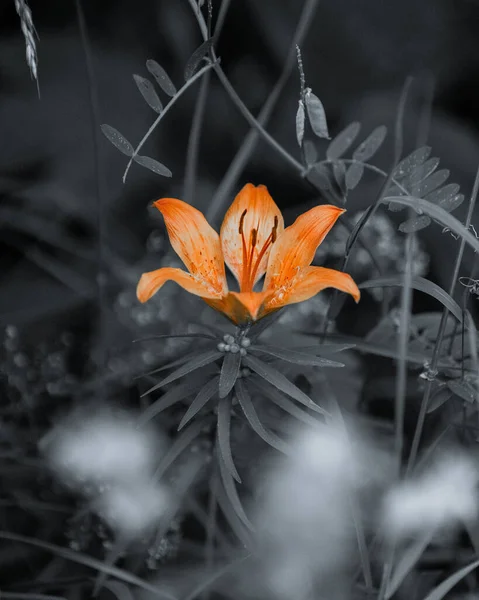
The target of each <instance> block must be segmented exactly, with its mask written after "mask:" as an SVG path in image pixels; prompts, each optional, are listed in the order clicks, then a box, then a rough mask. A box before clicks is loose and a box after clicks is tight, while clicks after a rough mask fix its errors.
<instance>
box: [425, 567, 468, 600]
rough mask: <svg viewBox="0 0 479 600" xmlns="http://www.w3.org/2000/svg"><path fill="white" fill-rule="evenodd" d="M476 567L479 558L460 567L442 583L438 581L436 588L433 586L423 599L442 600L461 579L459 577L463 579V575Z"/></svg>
mask: <svg viewBox="0 0 479 600" xmlns="http://www.w3.org/2000/svg"><path fill="white" fill-rule="evenodd" d="M478 567H479V560H475V561H474V562H472V563H470V564H468V565H466V566H465V567H463V568H462V569H459V570H458V571H456V572H455V573H453V574H452V575H451V576H450V577H448V578H447V579H445V580H444V581H443V582H442V583H440V584H439V585H438V586H437V587H436V588H434V589H433V591H432V592H431V593H430V594H428V595H427V596H426V597H425V598H424V600H442V599H443V598H444V597H445V596H446V594H448V593H449V592H450V591H451V590H452V588H453V587H454V586H455V585H457V584H458V583H459V582H460V581H461V579H464V577H466V576H467V575H469V573H472V571H474V569H477V568H478Z"/></svg>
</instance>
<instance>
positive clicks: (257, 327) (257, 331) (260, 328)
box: [248, 309, 282, 342]
mask: <svg viewBox="0 0 479 600" xmlns="http://www.w3.org/2000/svg"><path fill="white" fill-rule="evenodd" d="M281 315H282V309H280V310H277V311H275V312H274V313H271V314H270V315H268V316H266V317H264V318H263V319H261V321H259V323H255V324H254V325H253V327H252V328H251V331H250V334H249V336H248V337H249V339H250V340H251V341H252V342H254V341H255V340H256V339H258V338H259V336H260V335H261V334H262V333H263V332H264V331H266V329H268V328H269V327H271V325H273V324H274V323H276V321H277V320H278V319H279V318H280V317H281Z"/></svg>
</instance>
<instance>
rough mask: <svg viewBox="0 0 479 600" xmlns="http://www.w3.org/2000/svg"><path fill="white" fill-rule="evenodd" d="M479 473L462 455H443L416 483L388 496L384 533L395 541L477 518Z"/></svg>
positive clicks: (384, 513) (409, 484)
mask: <svg viewBox="0 0 479 600" xmlns="http://www.w3.org/2000/svg"><path fill="white" fill-rule="evenodd" d="M478 481H479V472H478V469H477V468H476V466H475V464H474V462H473V461H472V459H471V458H469V457H468V456H466V455H464V454H461V453H451V454H449V455H444V456H443V457H442V458H441V459H440V460H438V462H437V463H436V464H435V465H434V466H432V467H430V469H429V470H428V471H426V472H425V473H423V474H422V475H421V476H420V477H418V478H417V479H414V480H412V481H405V482H403V483H401V484H399V485H397V486H396V487H394V488H393V489H392V490H390V492H389V493H388V494H387V495H386V496H385V500H384V511H383V522H384V530H385V531H386V532H387V533H388V534H389V535H390V536H392V537H396V538H397V537H401V536H407V535H411V534H414V533H416V532H417V531H425V530H431V529H433V530H437V529H440V528H444V527H448V526H453V525H456V524H458V523H460V522H467V521H469V520H470V519H474V518H476V517H477V512H478V510H477V509H478V502H477V499H478V497H477V484H478Z"/></svg>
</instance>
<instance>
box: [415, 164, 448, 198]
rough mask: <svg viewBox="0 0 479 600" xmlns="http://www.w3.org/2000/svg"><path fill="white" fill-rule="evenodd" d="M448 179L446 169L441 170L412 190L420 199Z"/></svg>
mask: <svg viewBox="0 0 479 600" xmlns="http://www.w3.org/2000/svg"><path fill="white" fill-rule="evenodd" d="M448 177H449V170H448V169H441V170H440V171H436V172H435V173H433V174H432V175H431V176H430V177H428V178H427V179H425V180H424V181H423V182H422V183H420V184H419V185H418V186H417V188H416V189H415V190H414V195H415V196H418V197H419V198H422V197H423V196H425V195H426V194H430V193H431V192H433V191H434V190H436V189H437V188H438V187H441V185H442V184H443V183H444V182H445V181H447V178H448Z"/></svg>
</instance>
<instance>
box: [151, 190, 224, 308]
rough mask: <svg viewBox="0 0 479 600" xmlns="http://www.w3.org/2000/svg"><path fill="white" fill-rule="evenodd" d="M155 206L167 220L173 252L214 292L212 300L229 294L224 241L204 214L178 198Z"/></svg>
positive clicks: (166, 199)
mask: <svg viewBox="0 0 479 600" xmlns="http://www.w3.org/2000/svg"><path fill="white" fill-rule="evenodd" d="M154 205H155V207H156V208H157V209H158V210H159V211H160V212H161V214H162V215H163V217H164V219H165V225H166V228H167V230H168V235H169V238H170V242H171V245H172V246H173V250H174V251H175V252H176V253H177V254H178V256H179V257H180V258H181V260H182V261H183V262H184V264H185V266H186V268H187V269H188V271H189V272H190V273H191V274H192V275H193V276H194V277H195V278H196V279H202V280H204V281H205V282H206V285H207V287H209V288H212V290H213V291H212V292H210V297H213V296H211V294H215V295H216V296H221V295H223V294H226V293H227V292H228V286H227V283H226V274H225V266H224V261H223V252H222V251H221V243H220V239H219V236H218V234H217V233H216V231H215V230H214V229H213V228H212V227H211V225H210V224H209V223H208V221H207V220H206V219H205V217H204V215H203V213H201V212H200V211H199V210H197V209H196V208H194V207H193V206H190V205H189V204H187V203H186V202H183V201H182V200H177V199H176V198H162V199H161V200H157V201H156V202H155V203H154ZM193 293H194V292H193ZM198 295H201V294H198Z"/></svg>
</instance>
